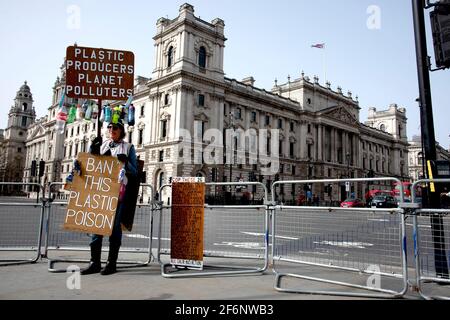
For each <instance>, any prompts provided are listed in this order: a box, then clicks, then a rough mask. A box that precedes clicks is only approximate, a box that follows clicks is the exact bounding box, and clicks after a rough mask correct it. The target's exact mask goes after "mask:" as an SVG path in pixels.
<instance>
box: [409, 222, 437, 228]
mask: <svg viewBox="0 0 450 320" xmlns="http://www.w3.org/2000/svg"><path fill="white" fill-rule="evenodd" d="M405 225H407V226H408V227H414V225H413V224H412V223H406V224H405ZM419 228H429V229H431V225H427V224H419Z"/></svg>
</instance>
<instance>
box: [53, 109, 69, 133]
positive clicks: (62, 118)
mask: <svg viewBox="0 0 450 320" xmlns="http://www.w3.org/2000/svg"><path fill="white" fill-rule="evenodd" d="M66 121H67V108H66V106H65V105H63V106H62V107H61V108H60V109H59V110H58V113H57V114H56V124H55V129H56V132H57V133H58V134H64V129H65V126H66Z"/></svg>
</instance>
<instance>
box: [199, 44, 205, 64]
mask: <svg viewBox="0 0 450 320" xmlns="http://www.w3.org/2000/svg"><path fill="white" fill-rule="evenodd" d="M198 65H199V66H200V68H206V49H205V47H200V50H199V52H198Z"/></svg>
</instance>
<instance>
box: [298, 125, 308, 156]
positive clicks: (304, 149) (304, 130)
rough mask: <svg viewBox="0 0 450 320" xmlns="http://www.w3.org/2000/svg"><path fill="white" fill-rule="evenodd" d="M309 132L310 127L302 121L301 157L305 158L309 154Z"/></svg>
mask: <svg viewBox="0 0 450 320" xmlns="http://www.w3.org/2000/svg"><path fill="white" fill-rule="evenodd" d="M307 134H308V127H307V125H306V123H304V122H301V123H300V137H299V140H298V141H299V145H300V159H302V160H304V159H306V157H307V156H308V149H307V145H306V136H307Z"/></svg>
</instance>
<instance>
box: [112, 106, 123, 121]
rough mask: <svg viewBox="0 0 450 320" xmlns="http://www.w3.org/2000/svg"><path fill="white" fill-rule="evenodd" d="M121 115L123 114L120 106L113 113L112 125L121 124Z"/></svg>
mask: <svg viewBox="0 0 450 320" xmlns="http://www.w3.org/2000/svg"><path fill="white" fill-rule="evenodd" d="M120 114H121V111H120V107H119V106H117V107H115V108H114V110H113V113H112V123H114V124H116V123H118V122H119V119H120Z"/></svg>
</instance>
